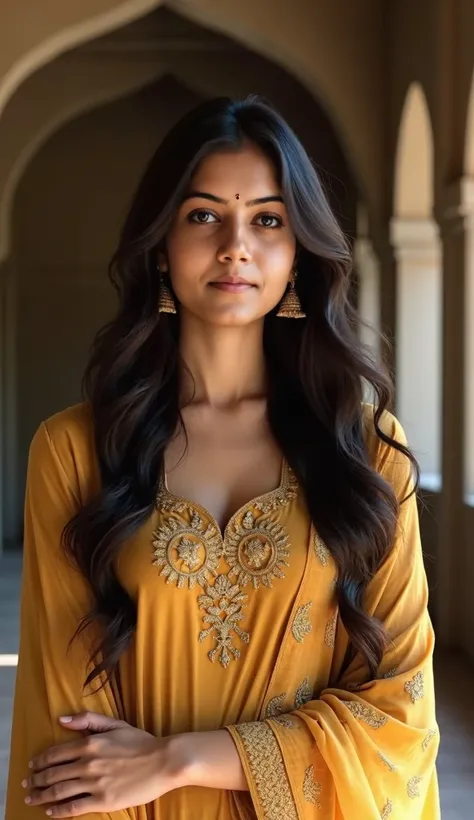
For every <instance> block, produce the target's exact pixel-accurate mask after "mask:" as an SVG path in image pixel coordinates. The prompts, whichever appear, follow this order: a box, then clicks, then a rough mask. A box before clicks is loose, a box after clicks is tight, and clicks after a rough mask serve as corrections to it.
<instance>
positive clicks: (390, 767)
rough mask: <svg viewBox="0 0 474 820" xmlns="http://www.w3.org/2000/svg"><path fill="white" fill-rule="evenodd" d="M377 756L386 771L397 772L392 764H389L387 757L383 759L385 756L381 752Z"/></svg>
mask: <svg viewBox="0 0 474 820" xmlns="http://www.w3.org/2000/svg"><path fill="white" fill-rule="evenodd" d="M377 754H378V756H379V757H380V760H381V761H382V763H385V765H386V767H387V769H390V771H391V772H396V771H397V767H396V766H395V765H394V764H393V763H391V761H390V760H389V759H388V758H387V757H385V755H383V754H382V752H377Z"/></svg>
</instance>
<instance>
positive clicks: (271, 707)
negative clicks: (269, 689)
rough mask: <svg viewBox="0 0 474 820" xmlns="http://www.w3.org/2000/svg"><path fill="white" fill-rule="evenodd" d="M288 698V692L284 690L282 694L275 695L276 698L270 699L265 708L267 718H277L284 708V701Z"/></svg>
mask: <svg viewBox="0 0 474 820" xmlns="http://www.w3.org/2000/svg"><path fill="white" fill-rule="evenodd" d="M285 698H286V692H283V693H282V694H281V695H275V697H274V698H271V700H269V701H268V703H267V706H266V708H265V714H264V717H265V718H275V717H278V716H279V715H281V713H282V708H283V701H284V700H285Z"/></svg>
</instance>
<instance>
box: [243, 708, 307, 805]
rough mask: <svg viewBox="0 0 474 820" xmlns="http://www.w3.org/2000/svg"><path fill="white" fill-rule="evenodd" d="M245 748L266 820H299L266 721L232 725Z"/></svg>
mask: <svg viewBox="0 0 474 820" xmlns="http://www.w3.org/2000/svg"><path fill="white" fill-rule="evenodd" d="M235 729H236V730H237V731H238V733H239V735H240V737H241V738H242V742H243V745H244V749H245V751H246V754H247V757H248V762H249V766H250V771H251V773H252V776H253V779H254V781H255V786H256V789H257V792H258V796H259V798H260V803H261V806H262V817H264V818H265V820H282V818H283V817H284V818H285V820H298V814H297V811H296V806H295V802H294V800H293V796H292V794H291V788H290V784H289V782H288V777H287V774H286V769H285V764H284V763H283V758H282V755H281V751H280V747H279V745H278V741H277V739H276V737H275V735H274V734H273V732H272V730H271V729H270V727H269V725H268V724H267V723H264V722H263V721H256V722H254V723H240V724H238V725H237V726H235Z"/></svg>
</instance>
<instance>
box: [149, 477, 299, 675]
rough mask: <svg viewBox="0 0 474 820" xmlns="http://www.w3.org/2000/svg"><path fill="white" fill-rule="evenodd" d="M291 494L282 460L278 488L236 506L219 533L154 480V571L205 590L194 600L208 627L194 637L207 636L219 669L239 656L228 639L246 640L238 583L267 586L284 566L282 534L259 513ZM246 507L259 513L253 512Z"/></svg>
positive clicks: (204, 515) (294, 489) (293, 487)
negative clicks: (223, 566) (157, 517)
mask: <svg viewBox="0 0 474 820" xmlns="http://www.w3.org/2000/svg"><path fill="white" fill-rule="evenodd" d="M297 495H298V482H297V480H296V477H295V475H294V473H293V471H292V470H291V468H290V467H289V465H288V464H287V462H286V461H284V462H283V468H282V477H281V483H280V486H279V487H278V489H276V490H274V491H273V492H270V493H266V494H265V495H262V496H260V497H259V498H256V499H254V500H252V501H251V502H249V503H248V504H247V505H245V506H244V507H242V508H241V509H240V510H238V511H237V512H236V513H235V514H234V515H233V516H232V518H231V520H230V521H229V523H228V525H227V527H226V529H225V531H224V534H222V533H221V531H220V529H219V525H218V524H217V522H216V520H215V519H214V518H213V516H212V515H211V514H210V513H208V512H207V510H205V509H204V507H201V506H200V505H199V504H194V503H193V502H191V501H188V500H187V499H184V498H180V497H179V496H174V495H173V494H172V493H170V492H169V490H168V489H167V487H166V483H165V481H164V479H162V481H161V482H160V488H159V491H158V496H157V500H156V506H157V508H158V509H159V510H161V511H162V512H168V513H170V517H169V518H167V519H166V521H165V522H164V523H162V524H161V526H160V527H158V529H156V530H155V531H154V532H153V540H152V543H153V550H154V559H153V564H155V566H157V567H161V572H160V575H162V576H164V577H165V578H166V583H168V584H175V585H176V586H177V587H178V588H180V589H181V588H183V587H184V588H187V589H190V590H192V589H194V587H195V586H196V584H198V585H199V586H200V587H201V588H202V590H203V591H204V593H205V594H202V595H199V597H198V599H197V600H198V603H199V606H200V607H201V608H202V609H203V610H204V612H205V614H204V616H203V620H204V623H205V624H208V625H209V626H208V628H206V629H203V630H201V632H200V633H199V637H198V639H199V641H200V642H201V641H204V640H205V639H206V638H207V637H208V636H210V635H213V637H214V638H215V642H216V643H215V646H214V648H213V649H211V650H210V651H209V652H208V657H209V659H210V660H211V661H215V660H216V659H217V658H218V660H219V662H220V664H221V665H222V666H223V667H224V668H227V666H228V665H229V663H230V661H231V660H232V658H234V659H236V660H237V659H238V658H239V657H240V651H239V649H238V648H237V647H235V646H234V644H233V642H232V641H233V638H234V637H235V636H238V637H239V638H240V639H241V640H242V641H244V643H248V642H249V640H250V636H249V633H248V632H245V631H243V630H242V629H240V627H239V626H238V624H239V622H240V621H242V620H243V619H244V617H245V615H244V611H243V610H244V607H245V602H246V600H247V597H248V596H247V595H244V594H243V593H242V587H245V586H247V584H250V583H251V584H252V585H253V588H254V589H258V588H259V587H260V586H261V585H263V586H265V587H271V586H272V581H273V580H274V579H277V578H284V577H285V573H284V568H285V567H288V566H289V563H288V559H289V557H290V544H289V539H288V535H287V534H286V532H285V530H284V529H283V527H282V526H281V525H280V524H279V523H277V522H275V521H271V520H270V519H269V518H268V517H267V516H266V515H263V514H266V513H269V512H271V511H272V510H276V509H279V508H281V507H284V506H286V505H287V504H288V503H289V502H290V501H291V500H292V499H294V498H296V497H297ZM251 508H253V509H254V510H259V511H260V513H261V514H262V515H261V516H256V515H255V514H254V513H253V512H252V509H251ZM205 520H207V521H209V523H207V525H206V524H205V523H204V521H205ZM221 559H225V561H226V562H227V564H228V566H229V569H228V571H227V572H226V574H222V573H221V574H219V564H220V562H221ZM301 628H302V627H301ZM303 637H304V635H303Z"/></svg>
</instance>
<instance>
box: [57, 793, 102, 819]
mask: <svg viewBox="0 0 474 820" xmlns="http://www.w3.org/2000/svg"><path fill="white" fill-rule="evenodd" d="M101 811H104V806H103V805H100V801H99V800H97V798H96V797H93V796H92V795H87V796H85V797H80V796H78V797H75V798H74V799H73V800H68V802H67V803H63V804H62V806H51V807H50V808H49V809H46V814H47V815H49V817H81V815H83V814H89V813H96V812H97V813H99V812H101ZM104 816H105V815H104Z"/></svg>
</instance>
